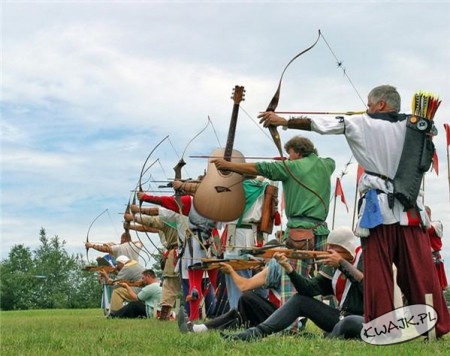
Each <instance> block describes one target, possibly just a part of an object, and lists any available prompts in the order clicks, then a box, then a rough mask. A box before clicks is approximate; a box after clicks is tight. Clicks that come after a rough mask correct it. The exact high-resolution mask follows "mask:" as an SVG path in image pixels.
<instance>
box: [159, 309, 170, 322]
mask: <svg viewBox="0 0 450 356" xmlns="http://www.w3.org/2000/svg"><path fill="white" fill-rule="evenodd" d="M171 310H172V308H171V307H170V305H163V306H162V307H161V313H160V314H159V320H161V321H167V320H169V317H170V311H171Z"/></svg>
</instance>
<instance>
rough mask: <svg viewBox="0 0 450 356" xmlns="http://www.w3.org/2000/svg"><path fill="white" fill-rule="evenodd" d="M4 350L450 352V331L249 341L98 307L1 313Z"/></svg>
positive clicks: (15, 352)
mask: <svg viewBox="0 0 450 356" xmlns="http://www.w3.org/2000/svg"><path fill="white" fill-rule="evenodd" d="M0 328H1V339H0V342H1V348H0V355H2V356H9V355H108V356H109V355H202V356H209V355H211V356H213V355H252V356H256V355H449V354H450V341H449V340H450V336H449V335H447V336H446V337H445V338H443V339H442V340H440V341H435V342H431V343H425V342H423V341H422V339H420V340H419V339H416V340H413V341H410V342H406V343H403V344H399V345H391V346H372V345H368V344H365V343H364V342H362V341H344V340H327V339H323V338H322V337H321V333H320V331H319V330H318V329H317V328H316V327H315V326H314V325H313V324H312V323H308V325H307V331H308V332H310V333H312V335H311V336H310V337H308V338H306V337H299V336H279V335H273V336H270V337H268V338H266V339H264V340H261V341H257V342H252V343H245V342H229V341H224V340H222V338H221V337H220V335H219V333H217V332H208V333H204V334H181V333H179V331H178V328H177V324H176V322H160V321H158V320H153V319H135V320H118V319H105V318H104V316H103V311H102V310H100V309H80V310H67V309H64V310H55V309H52V310H31V311H13V312H0Z"/></svg>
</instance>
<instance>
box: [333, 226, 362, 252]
mask: <svg viewBox="0 0 450 356" xmlns="http://www.w3.org/2000/svg"><path fill="white" fill-rule="evenodd" d="M355 240H356V238H355V235H354V234H353V231H352V229H350V228H349V227H347V226H340V227H337V228H336V229H334V230H333V231H331V232H330V234H329V235H328V238H327V243H328V244H332V245H337V246H341V247H343V248H345V249H346V250H347V251H348V252H349V253H350V254H351V255H352V257H353V258H355V249H356V241H355Z"/></svg>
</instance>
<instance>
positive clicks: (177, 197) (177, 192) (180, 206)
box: [173, 116, 211, 215]
mask: <svg viewBox="0 0 450 356" xmlns="http://www.w3.org/2000/svg"><path fill="white" fill-rule="evenodd" d="M210 123H211V119H210V118H209V116H208V122H207V123H206V125H205V127H204V128H202V129H201V130H200V131H199V132H198V133H197V134H195V136H194V137H192V138H191V139H190V140H189V142H188V143H187V144H186V147H185V148H184V150H183V153H182V154H181V158H180V160H179V161H178V163H177V164H176V165H175V167H173V170H174V172H175V178H174V180H181V177H182V174H181V169H182V168H183V167H184V166H185V165H186V162H185V161H184V155H185V153H186V151H187V149H188V147H189V146H190V144H191V143H192V142H193V141H194V140H195V139H196V138H197V137H198V136H200V135H201V134H202V133H203V132H204V131H205V130H206V129H207V128H208V126H209V124H210ZM181 194H182V193H181V190H180V189H175V202H176V203H177V205H178V209H179V210H180V214H181V215H183V213H182V210H183V203H182V202H181Z"/></svg>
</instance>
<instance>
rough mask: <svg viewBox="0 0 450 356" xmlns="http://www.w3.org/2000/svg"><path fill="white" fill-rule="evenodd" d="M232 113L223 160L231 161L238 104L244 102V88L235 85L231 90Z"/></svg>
mask: <svg viewBox="0 0 450 356" xmlns="http://www.w3.org/2000/svg"><path fill="white" fill-rule="evenodd" d="M231 98H232V99H233V102H234V104H233V111H232V112H231V119H230V127H229V129H228V137H227V144H226V146H225V152H224V157H223V158H224V159H225V160H226V161H231V156H232V154H233V145H234V136H235V134H236V125H237V118H238V114H239V103H240V102H241V101H242V100H244V87H241V86H239V85H236V86H235V87H234V90H233V96H232V97H231Z"/></svg>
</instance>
